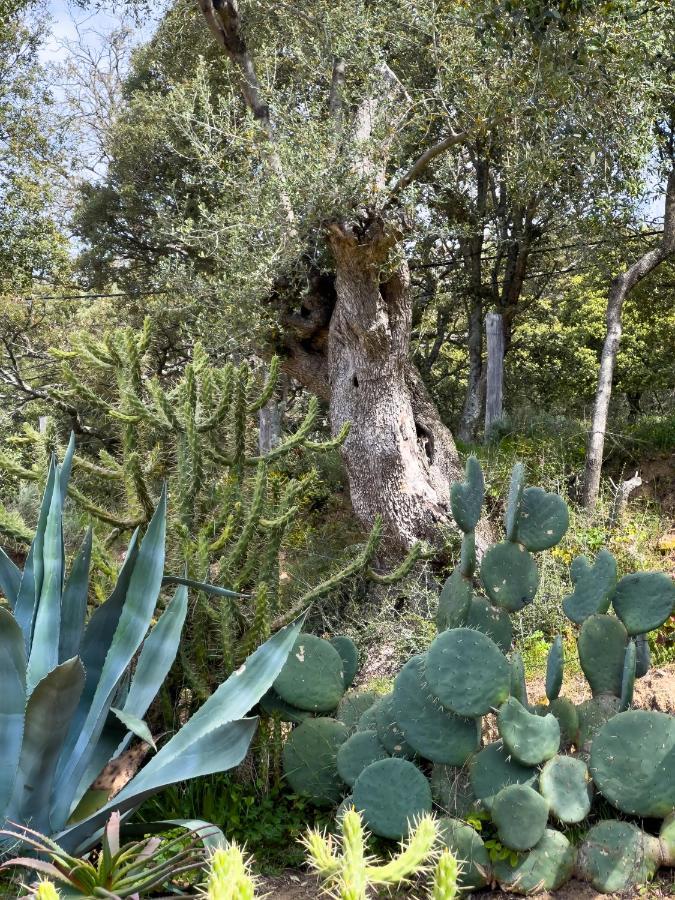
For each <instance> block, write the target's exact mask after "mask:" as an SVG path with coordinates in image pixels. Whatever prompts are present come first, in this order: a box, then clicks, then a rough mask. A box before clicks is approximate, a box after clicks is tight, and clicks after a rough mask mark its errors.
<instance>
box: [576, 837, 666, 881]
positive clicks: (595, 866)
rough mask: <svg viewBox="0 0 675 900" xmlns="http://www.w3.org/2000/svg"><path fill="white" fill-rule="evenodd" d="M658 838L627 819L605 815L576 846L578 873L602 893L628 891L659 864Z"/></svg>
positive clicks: (647, 878) (649, 874) (644, 879)
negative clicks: (626, 820) (625, 820)
mask: <svg viewBox="0 0 675 900" xmlns="http://www.w3.org/2000/svg"><path fill="white" fill-rule="evenodd" d="M658 853H659V842H658V841H657V839H656V838H653V837H651V835H648V834H645V833H644V831H642V830H641V829H640V828H638V827H637V826H636V825H632V824H631V823H630V822H618V821H616V820H614V819H605V820H604V821H602V822H598V823H597V825H594V826H593V827H592V828H591V829H590V830H589V831H588V833H587V834H586V837H585V838H584V840H583V843H582V844H581V847H580V848H579V859H578V862H577V874H578V875H579V876H580V877H581V878H583V879H584V880H585V881H590V883H591V884H592V885H593V887H594V888H595V889H596V890H597V891H601V892H602V893H603V894H613V893H620V894H624V893H626V892H629V891H630V893H631V894H632V893H633V890H634V889H635V888H636V887H638V886H639V885H642V884H644V883H645V882H646V881H649V880H650V879H651V878H652V877H653V876H654V873H655V872H656V869H657V867H658Z"/></svg>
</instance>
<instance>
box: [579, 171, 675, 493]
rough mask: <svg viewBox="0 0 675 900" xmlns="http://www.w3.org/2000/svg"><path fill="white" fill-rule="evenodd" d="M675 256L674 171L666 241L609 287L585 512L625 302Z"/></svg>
mask: <svg viewBox="0 0 675 900" xmlns="http://www.w3.org/2000/svg"><path fill="white" fill-rule="evenodd" d="M673 254H675V167H673V168H671V171H670V173H669V175H668V182H667V186H666V207H665V216H664V222H663V237H662V238H661V241H660V243H659V245H658V247H656V248H655V249H654V250H650V251H649V252H648V253H645V254H644V255H643V256H641V257H640V259H638V260H636V262H634V263H633V265H632V266H629V267H628V269H626V271H625V272H622V273H621V274H620V275H617V276H615V278H614V279H613V281H612V283H611V285H610V289H609V297H608V299H607V314H606V322H607V334H606V337H605V343H604V345H603V348H602V357H601V358H600V372H599V374H598V386H597V390H596V394H595V405H594V407H593V418H592V421H591V431H590V434H589V436H588V446H587V450H586V467H585V470H584V493H583V503H584V506H585V507H586V509H592V508H593V507H594V506H595V504H596V502H597V499H598V493H599V491H600V474H601V472H602V457H603V452H604V448H605V432H606V430H607V415H608V412H609V402H610V399H611V396H612V377H613V375H614V366H615V364H616V355H617V353H618V350H619V343H620V341H621V312H622V309H623V304H624V300H625V299H626V297H627V296H628V295H629V294H630V292H631V291H632V290H633V288H634V287H635V286H636V285H637V284H639V283H640V282H641V281H642V280H643V279H644V278H646V277H647V275H649V274H650V273H651V272H653V271H654V269H656V268H657V267H658V266H660V265H661V263H662V262H664V261H665V260H666V259H668V257H669V256H672V255H673Z"/></svg>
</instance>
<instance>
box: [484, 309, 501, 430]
mask: <svg viewBox="0 0 675 900" xmlns="http://www.w3.org/2000/svg"><path fill="white" fill-rule="evenodd" d="M485 335H486V339H487V341H486V342H487V383H486V388H485V432H484V434H485V440H486V441H487V440H489V438H490V432H491V430H492V428H493V426H494V425H495V424H496V423H497V422H500V421H501V419H502V417H503V415H504V411H503V407H502V403H503V397H504V319H503V316H501V315H500V314H499V313H492V312H491V313H488V314H487V316H486V317H485Z"/></svg>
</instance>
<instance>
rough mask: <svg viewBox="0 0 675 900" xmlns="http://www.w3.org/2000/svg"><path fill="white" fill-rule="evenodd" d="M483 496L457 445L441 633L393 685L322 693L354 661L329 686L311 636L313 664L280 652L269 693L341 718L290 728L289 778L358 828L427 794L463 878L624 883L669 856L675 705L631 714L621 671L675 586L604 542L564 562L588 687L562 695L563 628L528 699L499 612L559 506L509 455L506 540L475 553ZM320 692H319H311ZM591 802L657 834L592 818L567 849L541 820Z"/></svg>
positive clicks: (405, 819) (341, 652)
mask: <svg viewBox="0 0 675 900" xmlns="http://www.w3.org/2000/svg"><path fill="white" fill-rule="evenodd" d="M484 493H485V484H484V479H483V474H482V472H481V469H480V465H479V463H478V461H477V460H476V459H475V458H474V457H471V458H470V459H469V460H468V462H467V466H466V478H465V481H464V482H461V483H457V484H454V485H453V486H452V489H451V506H452V511H453V514H454V516H455V520H456V522H457V524H458V526H459V528H460V529H461V530H462V531H463V532H464V537H463V541H462V549H461V554H460V560H459V562H458V564H457V566H456V568H455V569H454V570H453V571H452V573H451V574H450V577H449V578H448V579H447V581H446V582H445V584H444V586H443V589H442V591H441V595H440V598H439V603H438V611H437V615H436V624H437V626H438V635H437V637H436V638H435V640H434V641H433V642H432V643H431V645H430V647H429V649H428V650H427V652H426V653H424V654H420V655H418V656H414V657H413V658H412V659H411V660H409V662H408V663H406V664H405V665H404V666H403V668H402V669H401V671H400V672H399V674H398V675H397V677H396V679H395V681H394V688H393V691H392V693H391V694H388V695H386V696H384V697H381V698H379V699H376V698H374V697H373V696H372V695H368V694H359V693H358V692H354V691H350V692H349V693H348V694H346V695H345V696H344V697H343V699H342V700H340V698H339V696H337V699H336V695H339V694H340V691H341V690H342V691H343V692H344V687H345V684H346V683H347V682H350V681H351V678H352V677H353V672H351V671H348V677H347V678H345V677H344V675H343V676H342V678H341V681H340V680H339V679H338V677H337V676H338V671H337V661H336V659H335V658H334V657H333V656H331V654H330V653H329V652H328V651H327V650H326V649H325V648H324V647H321V648H319V649H320V651H321V652H320V654H319V655H317V657H316V660H315V659H314V658H313V657H312V653H309V654H305V656H304V657H303V659H302V660H297V661H294V660H293V659H291V660H290V662H289V663H287V667H286V669H285V670H284V671H282V673H281V676H280V678H279V679H278V680H277V683H276V684H275V691H277V693H278V695H279V698H280V699H283V700H284V701H285V702H286V703H287V704H289V705H290V706H291V710H302V709H304V710H309V709H311V710H320V709H322V708H323V709H325V710H327V709H329V705H330V708H334V707H335V705H337V704H338V702H339V706H338V711H337V718H338V719H339V720H341V721H339V722H335V723H334V726H335V728H337V729H338V731H332V730H331V726H330V725H329V724H328V723H330V722H331V721H332V720H330V719H326V718H319V719H310V720H309V721H304V722H303V723H302V724H300V725H299V726H298V727H297V728H296V729H295V731H294V732H293V733H292V734H291V737H290V738H289V741H288V744H287V748H286V753H285V762H286V771H287V777H288V779H289V781H290V782H291V784H292V786H293V787H294V789H296V790H298V791H299V792H301V793H306V794H307V795H309V796H310V797H313V799H315V800H316V801H320V802H334V803H336V802H337V801H338V799H339V798H340V797H341V796H342V797H344V796H345V795H349V799H348V800H347V801H343V804H342V806H341V809H344V808H346V807H345V803H347V805H349V804H350V803H353V804H354V805H355V807H356V809H357V810H360V811H361V812H362V814H363V816H364V821H365V822H366V823H367V825H368V827H369V828H370V830H371V831H372V832H374V833H375V834H376V835H379V836H381V837H386V838H397V839H398V838H401V837H404V836H405V835H406V834H407V833H408V832H409V830H410V829H411V827H412V825H413V823H414V821H415V820H416V819H417V818H419V817H420V816H421V815H424V814H427V813H428V812H429V810H431V808H432V805H433V804H435V806H436V809H437V811H438V812H439V813H440V814H441V815H443V816H445V817H444V818H442V819H441V820H440V821H439V826H440V828H439V834H440V839H441V842H442V844H444V845H445V846H446V847H447V848H449V849H450V850H451V851H452V853H453V854H454V855H455V856H456V857H457V859H459V860H460V861H462V865H461V866H460V871H459V873H458V875H457V884H458V886H459V887H460V888H462V889H466V890H476V889H479V888H482V887H485V886H486V885H488V884H490V883H495V882H496V883H498V884H500V886H501V887H502V888H503V889H505V890H508V891H512V892H515V893H522V894H527V893H532V892H534V891H536V890H541V889H544V890H556V889H557V888H558V887H560V886H561V885H562V884H563V883H564V882H565V881H567V880H568V879H569V878H570V877H571V876H572V874H573V873H574V872H576V874H577V875H578V876H579V877H582V878H586V879H587V880H589V881H590V882H591V883H592V884H593V885H594V887H595V888H596V889H598V890H601V891H611V890H620V891H633V890H634V888H635V887H636V885H638V884H640V883H642V882H643V881H644V880H646V879H648V878H650V877H651V876H652V875H653V874H654V872H655V871H656V869H657V868H658V867H659V866H660V865H675V717H673V716H669V715H665V714H664V713H658V712H644V711H639V710H632V709H631V704H632V698H633V688H634V684H635V679H636V678H640V677H642V676H644V675H645V674H646V672H647V671H648V669H649V664H650V663H649V645H648V639H647V638H648V632H649V631H650V630H651V629H654V628H656V627H659V625H660V624H662V623H663V622H664V621H666V619H667V618H668V617H669V616H670V615H671V614H672V613H673V611H674V609H675V586H674V585H673V582H672V579H670V578H669V577H668V576H666V575H663V574H661V573H654V572H639V573H635V574H629V575H624V576H623V577H622V578H621V579H619V578H618V573H617V565H616V561H615V560H614V558H613V557H612V555H611V554H610V553H608V552H607V551H606V550H601V551H600V552H599V553H598V554H597V556H596V558H595V559H594V560H589V559H587V558H586V557H583V556H579V557H577V558H576V559H574V560H573V562H572V564H571V567H570V580H571V585H570V592H569V593H568V594H567V596H566V597H565V598H564V600H563V609H564V611H565V613H566V615H567V617H568V618H569V620H570V622H571V623H572V625H573V626H574V627H576V629H577V649H578V655H579V660H580V663H581V668H582V670H583V672H584V674H585V676H586V678H587V680H588V683H589V686H590V689H591V694H592V698H591V699H590V700H586V701H585V702H583V703H581V704H579V705H578V706H577V705H575V704H574V703H573V702H572V701H571V700H570V699H569V698H568V697H566V696H565V694H564V671H565V653H564V650H565V648H564V643H563V639H562V636H560V637H558V638H556V639H555V641H554V642H553V644H552V646H551V649H550V652H549V656H548V661H547V668H546V701H547V702H546V703H538V704H537V705H536V706H533V705H532V704H531V703H530V701H529V700H528V690H527V684H526V679H525V672H524V666H523V661H522V658H521V656H520V654H519V653H517V652H515V651H512V635H513V631H512V627H511V622H510V615H511V614H512V613H514V612H516V611H518V610H520V609H522V608H523V607H524V606H526V605H528V604H530V603H532V602H533V601H534V600H535V597H536V594H537V589H538V585H539V567H538V564H537V561H536V558H535V554H536V553H539V552H542V551H545V550H548V549H550V548H551V547H553V546H554V545H555V544H556V543H558V542H559V541H560V540H561V539H562V537H563V536H564V534H565V531H566V530H567V527H568V522H569V517H568V512H567V507H566V505H565V503H564V501H563V500H562V499H561V498H560V497H558V496H556V495H554V494H549V493H547V492H546V491H543V490H541V489H540V488H532V487H528V486H527V484H526V481H525V471H524V468H523V467H522V466H521V465H517V466H516V467H514V470H513V474H512V477H511V483H510V487H509V493H508V499H507V503H506V509H505V515H504V531H505V537H504V540H503V541H501V542H500V543H498V544H496V545H495V546H493V547H491V548H490V549H488V550H487V552H486V553H485V555H484V557H483V559H482V561H481V562H480V565H478V561H477V559H476V549H475V528H476V525H477V524H478V520H479V518H480V513H481V507H482V503H483V498H484ZM481 587H482V592H483V593H481ZM315 640H318V639H315ZM312 643H313V642H312ZM323 643H326V642H323ZM328 648H329V650H330V651H332V652H333V654H335V656H337V657H340V658H341V660H340V661H341V662H342V669H341V671H342V670H350V665H349V660H351V659H353V658H354V651H353V649H352V648H351V647H348V646H346V647H341V646H340V645H339V644H337V643H336V644H335V646H331V645H330V644H329V645H328ZM336 651H338V652H336ZM305 660H307V662H309V666H308V665H307V662H306V661H305ZM318 660H321V663H320V664H319V663H318V662H317V661H318ZM329 661H330V664H327V663H328V662H329ZM324 663H326V664H325V665H324ZM306 672H308V673H309V677H306V676H305V677H301V676H303V673H306ZM314 673H315V674H314ZM327 681H329V682H330V685H329V687H330V690H328V689H327V688H326V682H327ZM340 684H341V685H342V687H340ZM319 691H324V692H325V694H326V699H325V705H323V703H320V704H318V703H317V700H316V693H317V692H319ZM308 696H310V697H311V699H308ZM491 713H496V724H497V729H498V731H499V740H496V741H493V742H492V743H485V744H484V745H483V746H482V747H481V742H482V741H481V734H482V730H483V728H482V725H483V717H484V716H486V715H488V714H491ZM298 720H299V716H298V715H297V714H296V716H295V719H294V721H298ZM350 735H351V736H350ZM289 745H290V749H289ZM350 792H351V793H350ZM599 798H602V799H603V801H604V802H605V807H606V805H607V803H609V804H611V805H612V806H614V807H615V808H616V809H617V811H618V812H619V813H620V814H622V815H623V816H635V817H641V818H647V819H649V820H650V821H652V822H653V820H654V819H659V818H662V819H664V820H665V821H664V824H663V827H662V828H661V831H660V833H659V835H658V836H657V835H655V834H648V833H647V832H645V831H643V830H642V828H641V827H638V825H637V824H632V823H630V822H625V821H621V822H619V821H614V820H608V821H603V822H599V823H598V824H597V825H594V826H593V828H591V829H590V830H589V831H588V834H587V835H586V837H585V839H584V840H583V841H582V843H581V845H580V848H579V851H578V852H577V848H576V847H575V846H573V845H572V844H571V843H570V841H569V840H568V839H567V837H566V836H565V835H564V834H562V833H561V832H560V831H558V830H556V828H557V827H564V826H566V825H571V824H574V825H575V826H577V827H580V826H581V827H583V822H584V821H585V820H586V819H587V818H588V817H589V816H590V815H592V813H593V804H594V803H595V802H596V801H597V800H598V799H599ZM476 815H479V816H482V817H483V818H485V817H486V816H489V818H490V819H491V825H490V828H491V829H492V831H491V832H490V833H491V834H495V833H496V837H497V839H498V842H499V843H498V845H497V846H499V844H500V845H501V847H502V848H505V849H503V852H502V851H500V852H499V853H497V852H496V851H494V844H495V841H492V842H490V841H488V842H487V846H486V843H485V842H484V841H483V839H482V837H481V835H480V834H479V833H478V832H477V831H476V830H474V828H473V827H472V826H471V825H470V824H467V822H466V820H467V819H470V820H471V821H474V822H475V819H474V818H472V817H475V816H476ZM463 819H464V821H463ZM481 821H482V820H481ZM641 824H642V823H640V825H641ZM552 826H555V827H552ZM488 848H490V849H489V850H488ZM493 851H494V852H493ZM491 854H492V855H491ZM439 896H443V895H442V894H441V895H439Z"/></svg>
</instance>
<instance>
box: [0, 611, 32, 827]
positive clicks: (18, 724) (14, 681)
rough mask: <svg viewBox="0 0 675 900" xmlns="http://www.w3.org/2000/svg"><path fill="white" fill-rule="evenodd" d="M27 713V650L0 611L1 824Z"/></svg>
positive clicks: (8, 616) (7, 614) (9, 616)
mask: <svg viewBox="0 0 675 900" xmlns="http://www.w3.org/2000/svg"><path fill="white" fill-rule="evenodd" d="M25 711H26V649H25V644H24V641H23V633H22V631H21V628H20V627H19V625H18V623H17V622H16V620H15V618H14V616H13V615H12V614H11V613H10V612H8V611H7V610H6V609H2V608H0V823H2V822H3V820H4V818H5V808H6V806H7V803H8V802H9V800H10V798H11V796H12V789H13V787H14V779H15V777H16V770H17V766H18V764H19V753H20V751H21V740H22V737H23V722H24V714H25Z"/></svg>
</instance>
